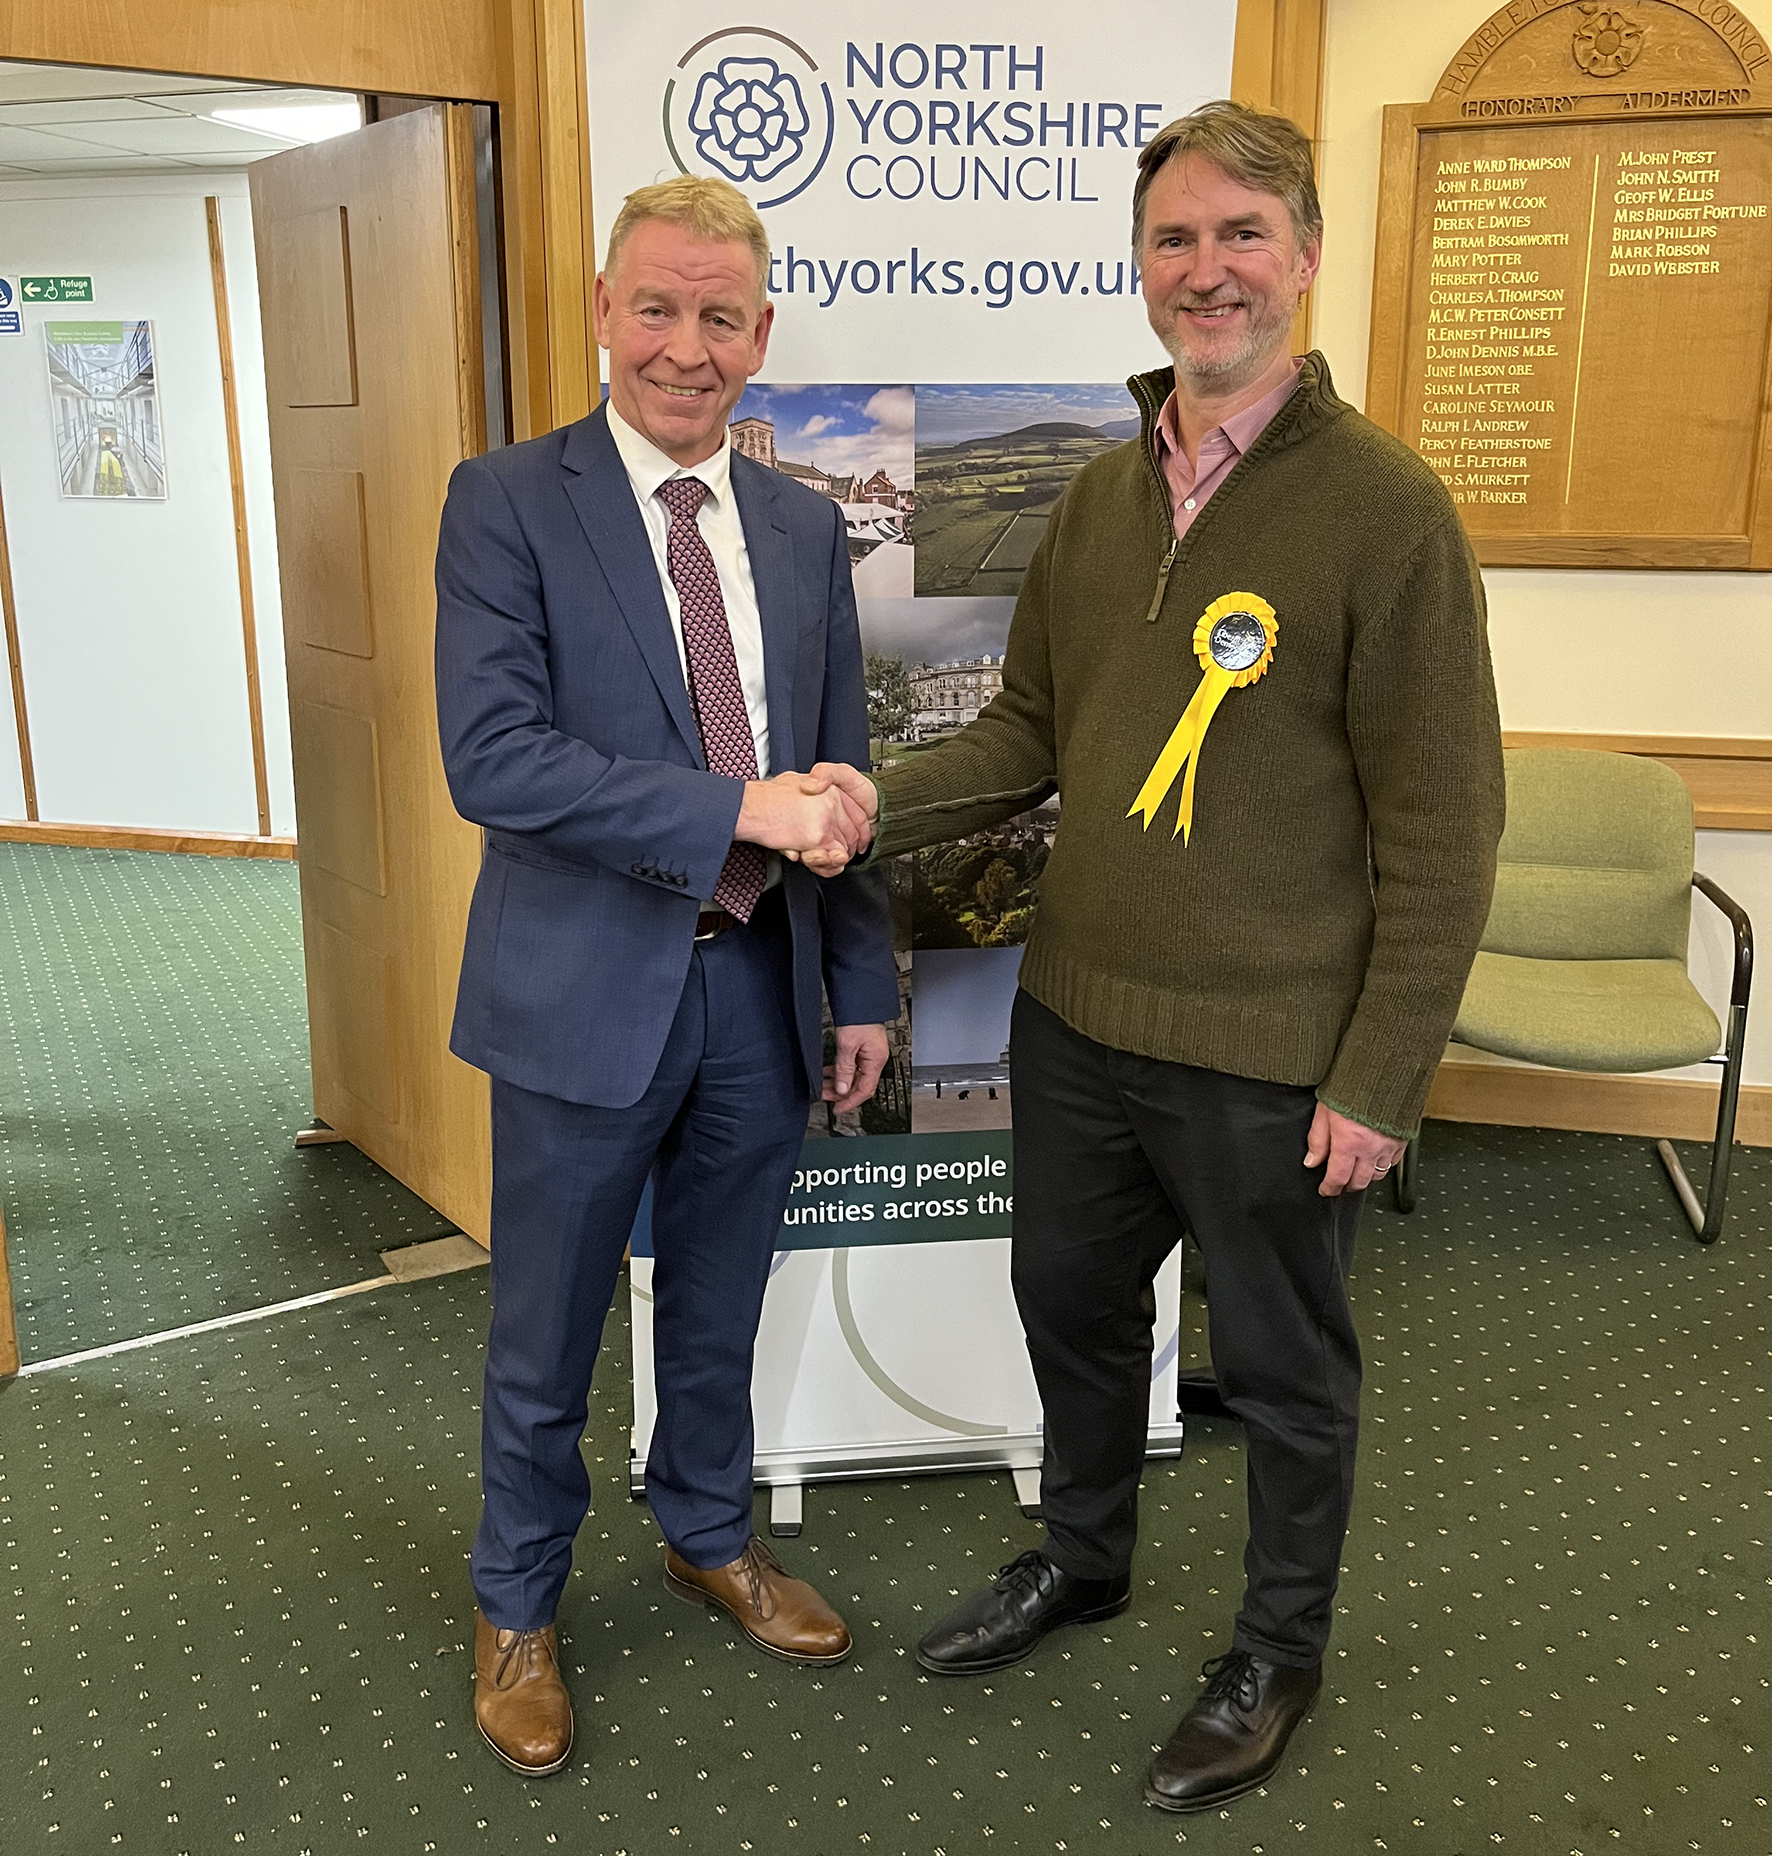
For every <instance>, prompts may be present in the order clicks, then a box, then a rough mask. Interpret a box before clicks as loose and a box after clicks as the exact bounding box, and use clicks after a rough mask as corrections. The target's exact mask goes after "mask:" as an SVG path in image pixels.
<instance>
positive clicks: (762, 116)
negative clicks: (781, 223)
mask: <svg viewBox="0 0 1772 1856" xmlns="http://www.w3.org/2000/svg"><path fill="white" fill-rule="evenodd" d="M685 105H687V108H685ZM836 126H837V110H836V104H835V102H834V100H833V99H832V96H831V87H830V85H829V84H828V83H827V82H826V81H825V80H824V77H823V75H822V74H821V73H820V71H819V68H818V62H817V60H816V59H814V58H813V56H812V55H811V53H810V52H808V51H807V50H806V49H805V47H804V46H801V45H797V44H796V43H795V42H794V41H793V40H792V39H790V38H788V37H787V36H786V35H785V34H784V33H780V32H775V31H773V30H771V29H770V28H768V27H766V26H733V27H728V28H727V29H726V30H725V31H723V32H716V33H713V34H711V35H710V36H709V37H707V38H705V39H702V40H699V41H698V42H697V43H696V44H694V45H692V46H691V47H690V48H689V50H688V51H686V52H685V53H684V54H683V56H682V57H681V58H679V59H678V60H677V67H676V71H675V73H674V74H673V75H672V77H671V78H670V80H669V81H668V82H667V83H666V85H665V94H664V135H665V146H666V147H667V148H668V149H669V150H670V153H671V159H672V160H673V161H674V162H675V163H676V164H677V167H678V169H679V171H680V172H682V173H684V174H688V173H690V172H692V171H699V172H701V173H712V174H719V175H723V176H724V177H725V178H726V179H727V180H730V181H735V182H737V183H738V185H740V186H742V187H745V188H747V189H748V190H751V191H752V192H754V193H758V194H762V195H764V196H765V197H763V198H760V199H756V200H755V201H754V202H753V203H754V204H755V205H756V206H758V207H759V208H764V209H766V208H768V207H771V206H782V205H785V204H786V203H787V202H788V201H789V200H793V199H797V198H799V196H800V195H801V194H802V193H804V192H805V191H806V189H807V188H808V187H810V186H811V185H812V183H813V182H814V181H815V180H817V179H818V177H819V175H820V174H821V173H822V172H823V171H824V165H825V162H826V161H827V160H828V159H829V158H830V152H831V142H832V138H833V136H834V134H835V132H836ZM685 157H687V159H686V158H685Z"/></svg>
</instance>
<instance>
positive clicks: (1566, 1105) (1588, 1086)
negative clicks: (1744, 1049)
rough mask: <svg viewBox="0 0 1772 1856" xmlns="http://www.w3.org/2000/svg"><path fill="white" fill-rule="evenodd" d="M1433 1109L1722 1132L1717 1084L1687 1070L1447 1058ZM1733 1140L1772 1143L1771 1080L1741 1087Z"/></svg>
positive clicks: (1543, 1122)
mask: <svg viewBox="0 0 1772 1856" xmlns="http://www.w3.org/2000/svg"><path fill="white" fill-rule="evenodd" d="M1719 1074H1720V1072H1719ZM1427 1113H1428V1116H1429V1118H1430V1119H1432V1120H1436V1121H1481V1122H1487V1123H1489V1124H1490V1125H1491V1126H1495V1127H1503V1128H1573V1129H1578V1130H1583V1131H1585V1132H1587V1133H1590V1134H1636V1135H1643V1136H1645V1137H1648V1138H1651V1139H1666V1140H1671V1141H1709V1140H1712V1139H1714V1138H1715V1135H1716V1130H1717V1085H1716V1084H1715V1083H1709V1082H1697V1081H1694V1080H1692V1079H1690V1078H1687V1077H1683V1076H1596V1075H1590V1074H1588V1073H1587V1072H1585V1071H1575V1070H1534V1069H1524V1068H1515V1067H1514V1066H1513V1065H1512V1064H1498V1063H1468V1062H1461V1061H1460V1060H1459V1059H1458V1058H1456V1057H1448V1058H1447V1059H1446V1060H1445V1061H1444V1062H1443V1063H1442V1064H1441V1065H1440V1069H1439V1074H1438V1075H1437V1076H1436V1077H1435V1078H1434V1086H1433V1090H1432V1092H1431V1094H1430V1095H1429V1096H1428V1099H1427ZM1735 1138H1736V1140H1737V1141H1739V1142H1740V1143H1741V1144H1742V1145H1743V1146H1746V1147H1772V1085H1768V1084H1764V1083H1760V1084H1752V1083H1750V1084H1744V1085H1743V1087H1742V1091H1741V1107H1740V1110H1739V1113H1738V1116H1737V1119H1736V1124H1735Z"/></svg>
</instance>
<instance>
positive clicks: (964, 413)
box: [916, 385, 1138, 599]
mask: <svg viewBox="0 0 1772 1856" xmlns="http://www.w3.org/2000/svg"><path fill="white" fill-rule="evenodd" d="M1137 436H1138V415H1137V413H1136V412H1134V411H1133V410H1132V408H1131V406H1130V404H1129V402H1128V399H1127V395H1126V390H1125V388H1124V387H1122V386H1119V385H1112V386H994V387H969V386H968V387H962V386H935V387H922V386H920V387H918V389H917V505H918V507H917V558H916V588H917V597H918V598H919V599H929V598H936V599H951V598H973V597H979V596H989V595H993V594H995V595H1003V594H1007V595H1010V596H1013V595H1014V594H1016V593H1018V592H1019V591H1020V590H1021V577H1022V575H1023V574H1024V573H1025V572H1026V571H1027V565H1028V562H1029V561H1030V560H1031V559H1032V558H1033V553H1034V549H1035V548H1036V547H1038V546H1039V543H1040V538H1041V536H1042V535H1044V534H1045V532H1046V522H1047V518H1048V517H1049V516H1050V514H1051V512H1052V506H1053V504H1054V503H1056V502H1057V501H1058V499H1059V497H1060V496H1061V495H1062V494H1063V493H1064V488H1065V485H1066V484H1068V483H1069V482H1070V480H1071V478H1072V477H1073V476H1074V475H1075V474H1076V473H1077V472H1078V471H1079V470H1080V469H1082V467H1083V466H1084V465H1085V464H1087V463H1088V462H1089V460H1090V459H1091V458H1094V457H1099V456H1100V455H1101V454H1102V453H1103V452H1104V451H1110V450H1112V449H1113V447H1114V446H1115V445H1118V444H1123V443H1124V442H1125V441H1126V440H1127V439H1129V438H1136V437H1137Z"/></svg>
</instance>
